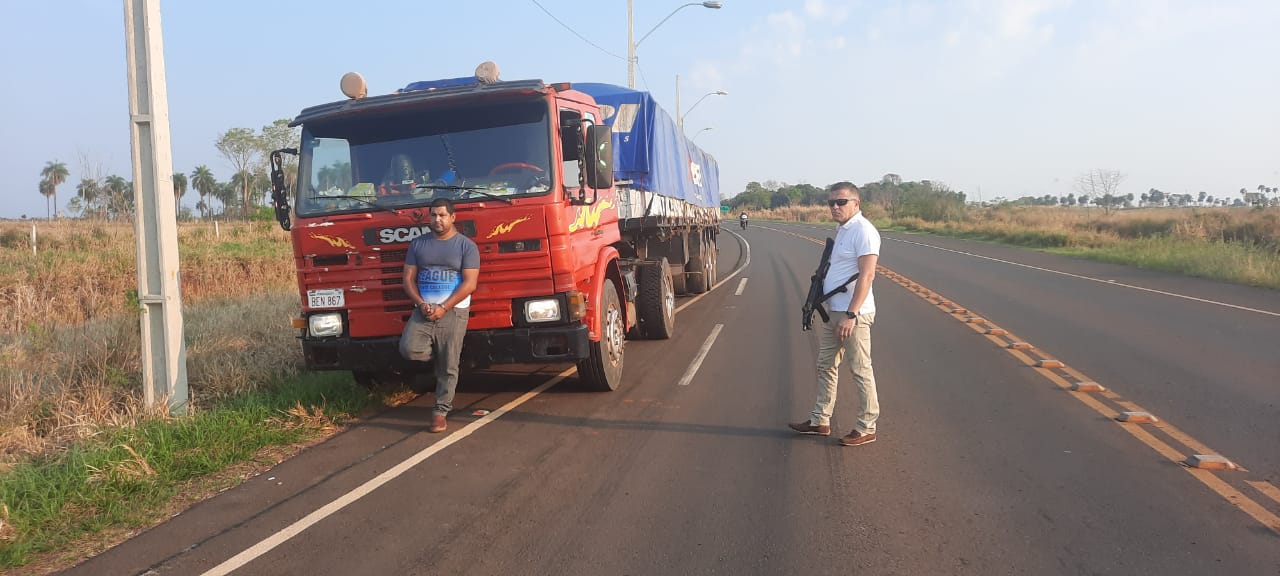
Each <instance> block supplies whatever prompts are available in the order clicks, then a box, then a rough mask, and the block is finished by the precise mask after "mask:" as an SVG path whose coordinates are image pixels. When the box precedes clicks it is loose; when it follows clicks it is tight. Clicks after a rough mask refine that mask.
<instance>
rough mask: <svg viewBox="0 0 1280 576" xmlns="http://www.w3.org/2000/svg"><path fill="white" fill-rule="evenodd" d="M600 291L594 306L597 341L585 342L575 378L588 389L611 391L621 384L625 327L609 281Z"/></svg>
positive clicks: (616, 298)
mask: <svg viewBox="0 0 1280 576" xmlns="http://www.w3.org/2000/svg"><path fill="white" fill-rule="evenodd" d="M601 292H602V294H601V297H600V305H599V306H597V307H596V313H597V314H599V315H600V316H599V317H600V340H599V341H598V342H590V343H588V346H587V350H588V355H587V359H586V360H583V361H581V362H579V363H578V378H579V381H580V382H582V384H583V385H584V386H586V387H587V388H588V389H591V390H597V391H600V392H612V391H614V390H617V389H618V387H619V386H621V385H622V357H623V351H624V348H625V347H626V343H627V339H626V332H627V324H626V320H625V319H624V318H623V317H622V306H621V305H619V303H618V291H617V290H616V289H614V287H613V280H605V281H604V287H603V288H601Z"/></svg>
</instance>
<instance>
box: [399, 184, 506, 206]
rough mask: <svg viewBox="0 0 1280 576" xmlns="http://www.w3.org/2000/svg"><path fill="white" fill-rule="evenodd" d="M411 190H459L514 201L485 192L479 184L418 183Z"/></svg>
mask: <svg viewBox="0 0 1280 576" xmlns="http://www.w3.org/2000/svg"><path fill="white" fill-rule="evenodd" d="M413 190H414V191H415V192H416V191H418V190H461V191H463V192H475V193H477V194H479V195H481V196H484V197H485V198H489V199H491V200H498V201H501V202H506V203H507V204H514V202H512V201H511V199H510V198H506V197H503V196H498V195H497V194H490V193H488V192H485V190H486V188H484V187H481V186H457V185H453V184H419V185H417V186H414V187H413Z"/></svg>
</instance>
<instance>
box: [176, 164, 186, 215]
mask: <svg viewBox="0 0 1280 576" xmlns="http://www.w3.org/2000/svg"><path fill="white" fill-rule="evenodd" d="M186 193H187V175H186V174H183V173H181V172H178V173H177V174H174V175H173V210H174V212H177V211H178V208H179V207H180V206H181V205H182V195H183V194H186Z"/></svg>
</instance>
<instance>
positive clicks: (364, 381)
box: [351, 370, 378, 390]
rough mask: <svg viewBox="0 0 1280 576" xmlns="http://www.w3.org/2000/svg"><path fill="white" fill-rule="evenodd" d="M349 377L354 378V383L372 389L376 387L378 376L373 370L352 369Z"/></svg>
mask: <svg viewBox="0 0 1280 576" xmlns="http://www.w3.org/2000/svg"><path fill="white" fill-rule="evenodd" d="M351 377H352V378H354V379H355V381H356V384H359V385H361V386H363V387H365V388H368V389H369V390H373V389H374V388H377V387H378V377H377V375H375V374H374V373H373V372H369V371H367V370H354V371H352V372H351Z"/></svg>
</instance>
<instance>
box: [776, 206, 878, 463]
mask: <svg viewBox="0 0 1280 576" xmlns="http://www.w3.org/2000/svg"><path fill="white" fill-rule="evenodd" d="M828 191H829V192H830V198H829V199H828V200H827V206H829V207H830V208H831V218H832V219H834V220H835V221H836V222H838V223H839V224H840V226H839V228H837V229H836V240H835V248H834V249H833V250H832V251H831V267H830V269H828V270H827V276H826V277H825V278H824V279H823V282H822V291H823V292H824V293H830V292H832V291H833V290H837V289H839V288H840V285H841V283H844V282H848V281H849V278H851V277H853V275H854V274H857V275H858V279H857V280H856V281H854V282H853V283H852V286H848V290H847V291H845V292H840V293H838V294H836V295H834V296H832V297H831V299H830V300H827V305H828V306H829V307H830V310H831V320H830V321H829V322H826V323H825V324H823V326H822V331H821V332H820V333H819V335H818V364H817V366H818V401H817V403H816V404H815V405H814V407H813V414H812V415H811V416H810V417H809V419H808V420H805V421H803V422H798V423H795V424H791V425H790V426H791V429H792V430H795V431H796V432H799V433H801V434H816V435H819V436H830V435H831V412H832V410H833V409H834V408H835V405H836V383H837V382H838V381H839V380H840V365H841V364H844V365H846V366H848V367H849V371H850V372H852V373H853V381H854V383H855V384H857V386H858V411H857V415H858V420H857V422H856V423H854V426H853V431H852V432H850V433H849V435H848V436H845V437H843V438H841V439H840V444H842V445H844V446H861V445H863V444H870V443H872V442H875V441H876V418H878V417H879V416H880V402H879V400H878V399H877V398H876V376H875V372H874V371H872V369H871V325H872V324H873V323H875V320H876V300H875V297H874V296H873V295H872V293H871V281H872V280H874V279H875V276H876V260H878V259H879V257H880V232H879V231H878V230H876V227H875V226H874V225H872V224H871V221H869V220H867V219H866V218H865V217H864V216H863V215H862V210H861V209H860V208H861V205H862V199H861V195H860V194H859V192H858V187H857V186H854V185H853V184H852V183H850V182H837V183H835V184H832V185H831V187H830V188H829V189H828Z"/></svg>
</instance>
